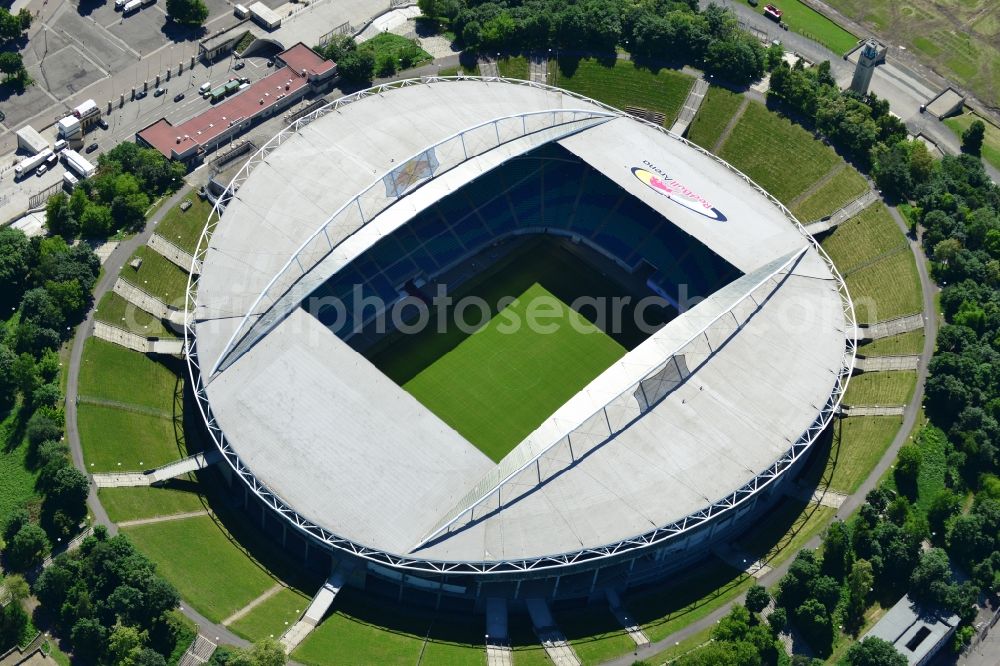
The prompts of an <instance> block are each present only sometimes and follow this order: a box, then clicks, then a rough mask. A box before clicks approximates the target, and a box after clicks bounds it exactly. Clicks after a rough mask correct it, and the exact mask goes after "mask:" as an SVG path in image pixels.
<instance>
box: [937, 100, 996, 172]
mask: <svg viewBox="0 0 1000 666" xmlns="http://www.w3.org/2000/svg"><path fill="white" fill-rule="evenodd" d="M978 118H979V116H977V115H976V114H974V113H972V112H971V111H969V112H966V113H963V114H962V115H960V116H955V117H954V118H946V119H945V121H944V124H945V125H947V126H948V127H950V128H951V131H953V132H954V133H955V134H956V135H957V136H958V137H959V138H961V136H962V132H964V131H965V130H966V129H968V127H969V125H971V124H972V122H973V121H974V120H976V119H978ZM983 159H984V160H986V161H987V162H989V163H990V164H992V165H993V166H995V167H996V168H997V169H1000V127H997V126H996V125H993V124H990V123H986V138H985V139H984V140H983Z"/></svg>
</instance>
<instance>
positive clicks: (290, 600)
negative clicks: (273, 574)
mask: <svg viewBox="0 0 1000 666" xmlns="http://www.w3.org/2000/svg"><path fill="white" fill-rule="evenodd" d="M309 602H310V598H309V597H308V596H307V595H305V594H303V593H302V592H300V591H298V590H296V589H293V588H289V587H286V588H284V589H282V590H281V591H280V592H278V593H277V594H276V595H274V596H273V597H271V598H270V599H268V600H267V601H265V602H263V603H262V604H260V605H259V606H257V607H256V608H254V609H253V610H252V611H250V612H249V613H247V614H246V615H244V616H243V617H241V618H240V619H239V620H237V621H236V622H234V623H233V624H231V625H230V629H232V630H233V631H235V632H236V633H237V634H239V635H240V636H243V637H244V638H246V639H248V640H251V641H259V640H261V639H263V638H271V637H274V638H277V637H278V636H280V635H281V634H282V633H284V631H285V630H286V629H288V627H290V626H291V625H293V624H295V622H296V620H298V619H299V616H300V615H302V613H304V612H305V610H306V608H307V607H308V606H309Z"/></svg>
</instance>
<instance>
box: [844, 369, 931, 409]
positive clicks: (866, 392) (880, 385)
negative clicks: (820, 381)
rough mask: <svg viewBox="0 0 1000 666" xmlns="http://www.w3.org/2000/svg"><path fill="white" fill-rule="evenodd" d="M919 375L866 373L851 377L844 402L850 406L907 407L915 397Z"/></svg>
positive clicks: (901, 371) (905, 372) (909, 371)
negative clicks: (914, 391) (914, 392)
mask: <svg viewBox="0 0 1000 666" xmlns="http://www.w3.org/2000/svg"><path fill="white" fill-rule="evenodd" d="M916 385H917V373H916V372H914V371H913V370H892V371H889V372H865V373H863V374H860V375H858V376H856V377H851V383H850V384H848V386H847V394H846V395H845V396H844V402H845V403H846V404H848V405H905V404H907V403H908V402H909V401H910V398H912V397H913V389H914V387H915V386H916Z"/></svg>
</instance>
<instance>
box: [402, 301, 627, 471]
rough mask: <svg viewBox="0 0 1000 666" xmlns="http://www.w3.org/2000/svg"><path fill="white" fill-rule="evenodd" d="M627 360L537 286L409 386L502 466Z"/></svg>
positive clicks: (599, 333) (622, 350) (605, 337)
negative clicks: (555, 416)
mask: <svg viewBox="0 0 1000 666" xmlns="http://www.w3.org/2000/svg"><path fill="white" fill-rule="evenodd" d="M515 322H516V324H515ZM532 322H533V323H532ZM624 355H625V348H624V347H622V346H621V345H619V344H618V343H617V342H615V341H614V340H613V339H611V337H609V336H608V335H607V334H605V333H604V332H603V331H601V330H600V329H599V328H597V327H596V326H594V325H593V324H591V323H590V322H588V321H587V320H586V319H585V318H584V317H582V316H580V315H579V314H578V313H576V312H574V311H573V310H572V309H571V308H570V307H569V306H567V305H566V304H565V303H563V302H562V301H560V300H559V299H558V298H556V297H555V296H553V295H552V293H550V292H549V291H548V290H546V289H545V288H544V287H542V286H541V285H539V284H537V283H536V284H533V285H532V286H530V287H528V289H527V290H526V291H524V292H523V293H522V294H521V295H520V296H518V298H517V300H515V301H514V302H513V303H511V304H510V305H508V306H507V307H506V308H504V309H503V310H501V311H500V312H499V313H498V314H497V315H496V316H494V317H493V318H492V319H491V320H490V321H489V323H487V324H486V325H485V326H483V327H482V328H481V329H479V330H478V331H476V332H475V333H474V334H472V335H470V336H469V337H468V338H466V339H465V340H464V341H463V342H462V343H461V344H459V345H458V346H457V347H455V348H454V349H452V350H451V351H450V352H448V353H447V354H445V355H444V356H442V357H441V358H439V359H438V360H437V361H435V362H434V363H433V364H431V365H430V366H428V367H427V368H425V369H424V370H423V371H422V372H420V373H419V374H418V375H416V376H415V377H414V378H413V379H411V380H410V381H408V382H407V383H406V384H404V385H403V388H404V389H406V390H407V391H408V392H409V393H410V394H411V395H413V396H414V397H415V398H417V399H418V400H419V401H420V402H421V403H423V404H424V406H426V407H427V408H428V409H430V410H431V411H432V412H434V413H435V414H437V415H438V417H440V418H441V419H442V420H443V421H444V422H445V423H447V424H448V425H450V426H451V427H452V428H454V429H455V430H456V431H458V433H459V434H461V435H462V436H463V437H465V438H466V439H468V440H469V441H470V442H472V444H474V445H475V446H476V447H478V448H479V450H480V451H482V452H483V453H485V454H486V455H487V456H489V457H490V458H492V459H493V460H495V461H499V460H500V459H501V458H503V457H504V456H505V455H506V454H507V453H508V452H509V451H510V450H511V449H512V448H514V446H516V445H517V444H518V443H519V442H520V441H521V440H522V439H524V438H525V437H526V436H527V435H528V434H529V433H531V431H532V430H534V429H535V428H537V427H538V426H539V425H540V424H541V423H542V421H544V420H545V419H546V418H547V417H549V416H551V415H552V413H553V412H554V411H555V410H556V409H557V408H559V407H560V406H561V405H562V404H563V403H564V402H566V400H568V399H569V398H571V397H572V396H573V395H574V394H575V393H577V392H578V391H579V390H580V389H582V388H583V387H584V386H586V385H587V384H588V383H589V382H590V380H592V379H593V378H594V377H596V376H597V375H599V374H600V373H601V372H602V371H603V370H605V369H606V368H607V367H608V366H610V365H611V364H612V363H613V362H614V361H616V360H618V359H619V358H621V357H622V356H624Z"/></svg>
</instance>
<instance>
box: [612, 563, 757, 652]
mask: <svg viewBox="0 0 1000 666" xmlns="http://www.w3.org/2000/svg"><path fill="white" fill-rule="evenodd" d="M676 580H677V581H678V583H677V585H672V586H660V587H657V588H656V589H652V590H648V591H644V592H641V593H637V594H629V595H626V597H625V598H624V600H623V602H624V604H625V608H627V609H628V610H629V612H630V613H631V614H632V617H634V618H635V620H636V622H638V623H639V624H640V625H642V628H643V630H644V631H645V632H646V635H647V636H649V640H651V641H653V642H656V641H658V640H660V639H662V638H666V637H667V636H669V635H670V634H672V633H674V632H675V631H677V630H679V629H682V628H684V627H686V626H688V625H689V624H691V623H692V622H695V621H697V620H699V619H701V618H703V617H705V616H706V615H708V614H709V613H711V612H712V611H713V610H715V609H716V608H718V607H719V606H722V605H723V604H725V603H726V602H728V601H730V600H732V599H734V598H735V597H737V596H739V595H740V593H742V592H743V591H744V590H746V589H747V588H748V587H750V585H751V583H752V581H753V578H752V577H750V576H747V575H746V574H744V573H743V572H741V571H737V570H736V569H734V568H732V567H730V566H729V565H727V564H725V563H724V562H722V561H721V560H719V559H717V558H714V557H712V558H709V559H707V560H706V561H704V562H702V563H701V564H700V565H699V566H698V568H696V569H694V570H692V571H691V572H690V573H689V574H688V575H687V576H683V577H678V578H677V579H676Z"/></svg>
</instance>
